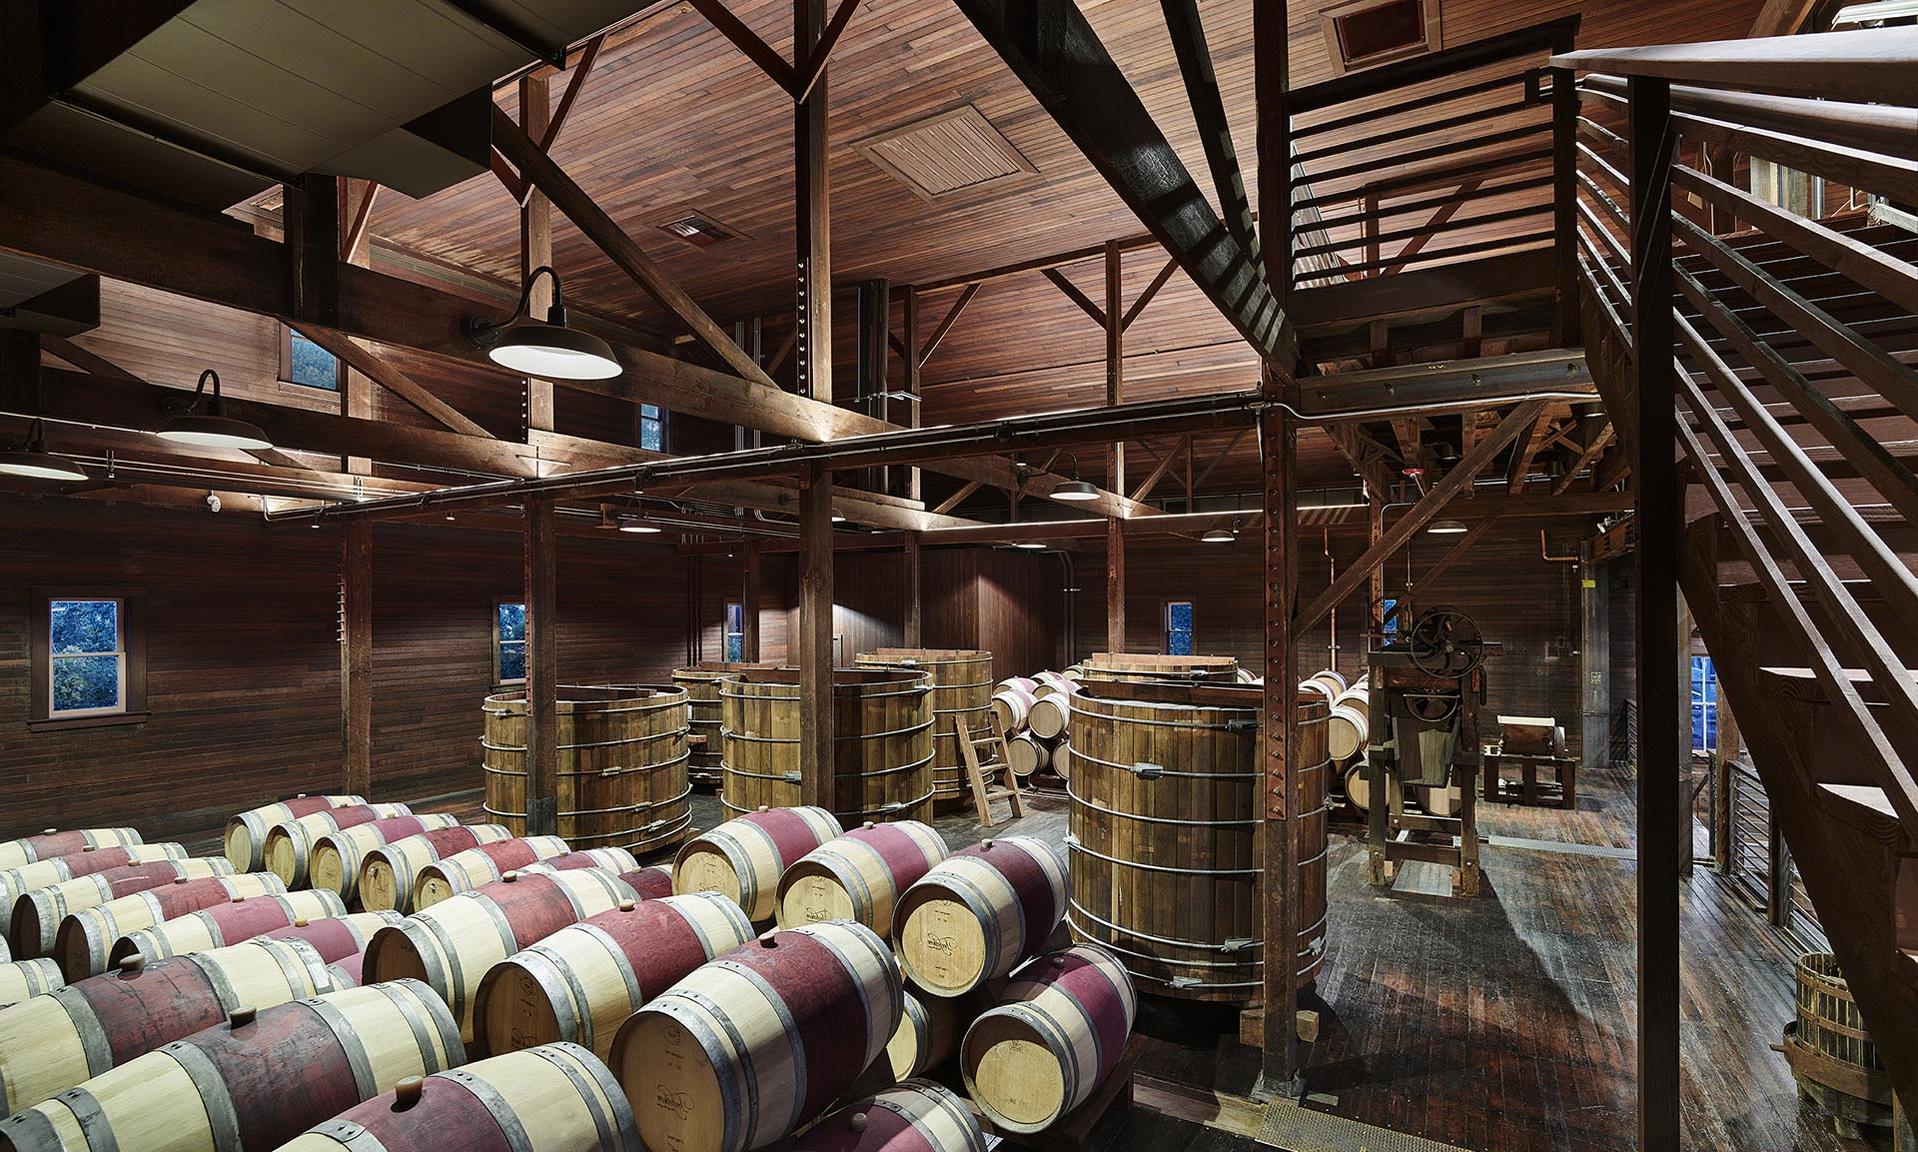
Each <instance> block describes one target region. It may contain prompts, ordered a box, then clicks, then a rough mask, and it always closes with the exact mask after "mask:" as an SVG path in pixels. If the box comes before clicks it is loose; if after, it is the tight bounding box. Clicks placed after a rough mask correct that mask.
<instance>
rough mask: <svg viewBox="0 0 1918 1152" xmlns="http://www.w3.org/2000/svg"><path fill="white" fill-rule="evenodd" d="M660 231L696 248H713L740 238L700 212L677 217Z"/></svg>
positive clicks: (662, 225) (660, 227)
mask: <svg viewBox="0 0 1918 1152" xmlns="http://www.w3.org/2000/svg"><path fill="white" fill-rule="evenodd" d="M659 230H660V231H662V232H667V233H670V234H672V235H674V236H677V237H679V238H680V239H681V240H684V241H685V242H686V243H688V244H691V245H693V246H694V247H695V248H711V247H712V246H713V245H715V244H723V243H725V242H726V241H728V240H735V239H738V237H739V233H738V232H735V231H734V230H733V229H731V228H728V227H726V226H725V225H724V224H721V223H720V222H719V221H717V220H714V219H713V218H712V217H710V216H706V215H703V214H701V213H698V212H688V213H686V214H684V215H682V216H676V217H674V218H673V219H671V220H668V221H666V222H665V223H664V224H661V225H660V226H659Z"/></svg>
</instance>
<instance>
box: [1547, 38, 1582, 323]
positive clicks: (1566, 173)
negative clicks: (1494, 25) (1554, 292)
mask: <svg viewBox="0 0 1918 1152" xmlns="http://www.w3.org/2000/svg"><path fill="white" fill-rule="evenodd" d="M1551 74H1552V255H1553V257H1554V260H1553V263H1554V271H1555V273H1556V279H1557V282H1558V314H1557V316H1555V317H1554V318H1553V321H1552V344H1553V346H1554V347H1557V348H1573V347H1577V346H1578V345H1579V344H1580V343H1581V342H1582V336H1581V334H1580V332H1579V307H1578V75H1577V73H1575V72H1573V70H1572V69H1570V68H1553V69H1551Z"/></svg>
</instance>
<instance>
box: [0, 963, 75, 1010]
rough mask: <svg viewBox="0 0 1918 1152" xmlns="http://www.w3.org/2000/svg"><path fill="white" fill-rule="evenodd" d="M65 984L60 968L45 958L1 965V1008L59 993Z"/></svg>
mask: <svg viewBox="0 0 1918 1152" xmlns="http://www.w3.org/2000/svg"><path fill="white" fill-rule="evenodd" d="M65 984H66V978H65V977H63V976H61V975H60V966H59V965H58V964H55V963H54V962H53V961H52V960H51V959H49V958H47V957H45V956H41V957H39V958H37V959H34V960H9V961H6V962H4V963H0V1008H4V1007H6V1006H7V1005H9V1004H18V1003H19V1002H20V1001H22V1000H31V999H32V998H33V997H35V996H44V995H46V994H47V993H48V992H57V991H59V989H60V988H61V987H62V986H64V985H65Z"/></svg>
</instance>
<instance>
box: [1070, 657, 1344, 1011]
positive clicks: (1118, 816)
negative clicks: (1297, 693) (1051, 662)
mask: <svg viewBox="0 0 1918 1152" xmlns="http://www.w3.org/2000/svg"><path fill="white" fill-rule="evenodd" d="M1298 707H1299V723H1298V734H1297V741H1298V751H1299V763H1300V768H1299V771H1298V773H1297V774H1296V777H1295V783H1296V787H1297V800H1296V804H1297V808H1296V812H1297V815H1298V822H1297V833H1298V841H1299V846H1298V872H1299V900H1300V906H1299V925H1300V936H1299V959H1298V969H1299V981H1300V983H1301V984H1304V983H1308V982H1310V980H1311V979H1312V977H1313V976H1314V975H1315V974H1316V972H1317V968H1318V958H1319V954H1320V951H1321V944H1320V941H1321V939H1322V937H1323V933H1324V921H1325V843H1326V842H1325V812H1324V791H1323V788H1324V774H1325V765H1324V760H1325V727H1326V712H1325V708H1324V705H1323V704H1322V703H1321V702H1320V700H1319V698H1317V697H1310V696H1305V695H1304V694H1301V699H1300V700H1299V705H1298ZM1263 710H1264V690H1263V689H1262V688H1255V687H1248V686H1240V685H1236V684H1234V685H1229V686H1227V685H1217V686H1214V685H1181V684H1151V685H1147V684H1139V683H1131V684H1123V683H1107V684H1097V683H1095V684H1090V685H1088V686H1087V688H1086V691H1085V692H1084V693H1082V694H1080V695H1079V696H1078V697H1077V698H1075V699H1074V701H1073V714H1072V747H1073V759H1074V763H1073V774H1072V780H1071V782H1070V784H1069V786H1068V789H1067V792H1068V796H1069V797H1070V800H1071V831H1072V840H1071V841H1069V842H1068V849H1069V851H1070V852H1071V854H1072V856H1073V860H1072V901H1071V908H1070V910H1069V911H1068V912H1067V914H1066V919H1067V922H1068V924H1069V925H1070V926H1071V929H1072V935H1073V938H1074V939H1075V940H1082V941H1090V942H1093V943H1096V944H1098V945H1100V946H1101V947H1103V948H1105V949H1107V950H1109V951H1110V952H1112V953H1113V954H1114V955H1116V956H1118V957H1119V959H1120V960H1121V962H1123V963H1124V964H1125V966H1126V968H1127V970H1128V971H1129V972H1130V973H1131V974H1132V976H1133V977H1134V978H1135V979H1137V980H1139V981H1140V982H1141V983H1143V984H1145V985H1146V986H1148V987H1150V988H1151V989H1152V990H1153V991H1154V992H1160V993H1163V994H1165V995H1169V996H1177V997H1182V998H1187V999H1194V1000H1213V1001H1222V1002H1233V1003H1243V1002H1248V1001H1253V1000H1257V999H1259V998H1260V997H1261V996H1262V994H1263V992H1262V989H1263V987H1264V980H1265V975H1264V972H1265V965H1264V959H1265V955H1264V929H1263V927H1262V925H1263V922H1264V908H1265V905H1266V904H1267V903H1268V901H1267V900H1266V899H1265V898H1264V897H1263V895H1262V881H1263V876H1264V866H1263V859H1264V857H1263V850H1262V844H1263V837H1264V835H1265V819H1264V811H1263V805H1262V804H1261V801H1260V798H1261V797H1262V796H1263V795H1264V780H1265V772H1264V764H1263V761H1262V760H1261V758H1260V747H1261V745H1260V721H1261V719H1262V716H1263Z"/></svg>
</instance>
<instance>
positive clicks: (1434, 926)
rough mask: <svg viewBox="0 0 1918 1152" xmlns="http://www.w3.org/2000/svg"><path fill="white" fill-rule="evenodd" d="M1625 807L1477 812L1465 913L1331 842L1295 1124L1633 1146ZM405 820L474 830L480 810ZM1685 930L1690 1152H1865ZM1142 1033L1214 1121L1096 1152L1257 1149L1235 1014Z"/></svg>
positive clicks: (1098, 1139) (1771, 1015) (1149, 1014)
mask: <svg viewBox="0 0 1918 1152" xmlns="http://www.w3.org/2000/svg"><path fill="white" fill-rule="evenodd" d="M1628 788H1629V781H1627V780H1625V779H1622V778H1620V777H1618V776H1616V775H1612V774H1606V773H1590V774H1588V777H1587V779H1585V780H1583V781H1581V797H1580V805H1579V809H1578V811H1576V812H1563V811H1559V810H1556V809H1545V808H1520V807H1514V806H1508V805H1502V804H1499V805H1482V806H1481V813H1480V828H1481V829H1482V830H1483V831H1484V832H1485V834H1486V835H1488V836H1489V837H1490V838H1491V842H1490V843H1489V844H1488V845H1487V846H1486V848H1485V850H1484V854H1483V861H1484V870H1485V881H1486V882H1485V884H1484V887H1483V891H1482V892H1481V894H1480V895H1479V896H1477V897H1475V898H1462V897H1453V896H1450V895H1438V894H1434V893H1435V892H1437V891H1445V890H1449V883H1448V877H1447V875H1446V873H1445V872H1444V871H1443V870H1441V869H1438V868H1435V867H1432V866H1427V865H1412V866H1408V867H1407V869H1406V871H1405V873H1404V874H1403V875H1402V876H1401V878H1400V881H1399V883H1398V884H1397V885H1396V886H1395V887H1394V889H1393V890H1390V891H1375V890H1372V889H1370V888H1368V887H1367V885H1366V884H1365V880H1364V861H1363V852H1362V850H1361V847H1360V844H1359V841H1358V839H1357V838H1356V837H1355V836H1353V835H1350V834H1346V833H1341V832H1338V831H1336V829H1337V828H1338V825H1336V824H1335V825H1334V828H1335V834H1334V836H1333V842H1332V848H1331V860H1330V872H1329V890H1330V897H1331V915H1330V924H1329V932H1328V941H1327V948H1328V951H1327V956H1326V962H1325V966H1324V970H1323V972H1322V974H1321V976H1320V978H1319V982H1318V985H1317V988H1316V989H1315V992H1314V994H1313V996H1312V997H1310V998H1309V1000H1310V1003H1311V1006H1313V1007H1317V1008H1318V1009H1319V1010H1320V1012H1321V1032H1320V1036H1319V1040H1318V1042H1317V1043H1316V1044H1315V1045H1313V1046H1312V1048H1311V1050H1310V1054H1309V1056H1308V1058H1307V1066H1306V1091H1307V1093H1308V1097H1307V1106H1308V1107H1310V1108H1312V1109H1315V1110H1319V1111H1324V1112H1329V1113H1332V1114H1335V1115H1338V1116H1342V1117H1347V1118H1349V1119H1353V1120H1358V1121H1362V1122H1364V1123H1367V1124H1373V1125H1379V1126H1382V1127H1386V1128H1391V1129H1394V1130H1396V1131H1399V1132H1403V1133H1407V1134H1411V1135H1416V1136H1422V1137H1424V1138H1426V1139H1429V1140H1436V1141H1441V1142H1443V1143H1447V1144H1454V1145H1459V1146H1462V1147H1465V1148H1470V1149H1477V1150H1483V1152H1508V1150H1509V1152H1521V1150H1522V1152H1534V1150H1544V1149H1553V1150H1561V1149H1562V1150H1568V1152H1612V1150H1623V1149H1629V1148H1631V1147H1632V1145H1633V1139H1632V1137H1633V1123H1634V1119H1633V1096H1634V1094H1633V1039H1632V1033H1633V1027H1632V1023H1631V1020H1632V1012H1633V998H1634V991H1635V984H1634V965H1635V954H1634V943H1633V902H1634V901H1633V868H1634V865H1633V861H1632V858H1631V844H1632V805H1631V798H1630V794H1629V791H1628ZM416 808H417V809H419V810H429V809H430V810H442V811H453V812H456V813H457V814H459V815H460V816H461V817H462V818H463V819H479V818H481V817H480V813H479V809H478V797H477V795H476V794H460V795H458V796H452V797H443V798H439V799H437V800H434V801H430V802H427V803H423V804H419V805H416ZM694 810H695V823H696V824H697V825H698V826H699V827H702V828H703V827H709V826H711V825H713V824H717V823H718V822H719V821H720V820H721V819H723V814H722V813H721V810H720V807H719V804H718V802H717V800H716V799H714V798H713V797H710V796H700V797H698V798H697V799H696V803H695V809H694ZM937 825H938V828H939V831H940V832H941V833H942V834H943V835H944V836H945V838H946V840H947V842H948V843H949V844H950V845H951V846H952V847H955V848H956V847H959V846H960V845H962V844H967V843H972V842H976V841H977V840H979V839H981V838H982V837H984V836H985V835H987V834H988V833H987V830H986V829H984V828H983V827H981V826H980V825H979V824H978V823H977V822H976V821H975V820H974V819H973V818H972V816H971V815H970V813H965V814H958V815H953V816H948V817H944V818H941V819H940V820H939V821H937ZM1065 833H1066V808H1065V801H1064V798H1063V797H1062V796H1060V795H1059V794H1057V793H1053V794H1049V795H1048V794H1036V795H1031V796H1029V798H1028V812H1027V815H1026V816H1025V818H1024V819H1021V820H1019V821H1016V822H1013V823H1010V824H1008V823H1005V822H1003V821H1002V822H1001V823H1000V825H999V826H998V827H997V828H995V829H993V830H992V832H991V834H993V835H1002V836H1003V835H1014V834H1018V835H1032V836H1041V837H1045V838H1047V839H1050V840H1053V841H1054V842H1061V841H1063V839H1064V837H1065ZM208 846H209V847H211V841H209V845H208ZM215 850H217V849H215ZM1682 914H1683V917H1684V921H1683V926H1684V941H1685V944H1684V978H1685V985H1684V989H1685V1002H1684V1011H1685V1030H1684V1044H1685V1050H1684V1054H1683V1055H1684V1072H1685V1084H1684V1097H1683V1100H1684V1108H1685V1117H1684V1120H1685V1134H1686V1141H1687V1147H1688V1148H1696V1149H1701V1150H1702V1149H1714V1150H1719V1149H1738V1150H1751V1152H1774V1150H1776V1152H1785V1150H1788V1149H1802V1150H1807V1152H1825V1150H1839V1149H1854V1150H1855V1149H1863V1148H1864V1147H1865V1145H1862V1144H1857V1143H1854V1142H1846V1141H1841V1140H1839V1139H1837V1138H1836V1137H1834V1136H1833V1135H1832V1134H1831V1131H1830V1129H1829V1128H1828V1127H1826V1126H1824V1125H1823V1124H1822V1123H1821V1122H1820V1121H1819V1120H1818V1119H1817V1117H1816V1116H1815V1115H1813V1114H1812V1113H1810V1112H1804V1111H1801V1109H1800V1105H1799V1103H1798V1099H1797V1096H1796V1092H1795V1090H1794V1088H1793V1086H1792V1082H1791V1078H1790V1076H1789V1074H1788V1073H1787V1071H1786V1069H1785V1064H1784V1060H1783V1058H1782V1057H1780V1056H1778V1055H1777V1054H1775V1053H1773V1052H1772V1051H1770V1049H1769V1047H1768V1045H1769V1044H1770V1043H1771V1042H1772V1041H1773V1040H1775V1039H1777V1037H1778V1035H1779V1031H1780V1029H1781V1028H1782V1026H1783V1025H1784V1022H1785V1020H1786V1019H1787V1018H1788V1017H1789V1015H1790V1012H1791V985H1792V967H1791V965H1792V957H1791V956H1790V955H1789V954H1788V953H1787V951H1786V950H1785V946H1784V944H1783V943H1782V941H1780V940H1779V939H1778V938H1777V937H1776V936H1774V935H1773V934H1772V932H1771V930H1770V929H1769V928H1768V927H1767V926H1766V925H1765V924H1764V923H1763V921H1762V920H1761V919H1760V918H1759V917H1757V916H1756V915H1754V914H1753V913H1752V912H1750V911H1749V910H1748V908H1747V907H1746V906H1745V905H1744V904H1742V903H1741V902H1740V901H1739V900H1738V899H1737V898H1736V897H1734V896H1733V895H1732V894H1731V893H1730V892H1729V891H1727V890H1726V889H1725V888H1724V887H1722V886H1721V885H1720V884H1719V882H1718V881H1717V879H1716V877H1714V876H1713V875H1712V874H1711V873H1710V872H1709V871H1700V872H1699V873H1698V874H1697V876H1696V877H1695V878H1694V879H1693V880H1692V881H1691V882H1690V884H1689V886H1688V888H1687V890H1686V891H1685V893H1684V894H1683V901H1682ZM1139 1030H1140V1032H1141V1033H1142V1034H1144V1035H1145V1036H1146V1037H1147V1041H1146V1049H1145V1052H1144V1055H1143V1058H1142V1060H1141V1063H1140V1072H1141V1073H1142V1075H1143V1076H1146V1077H1149V1078H1151V1081H1154V1082H1159V1083H1162V1084H1168V1085H1184V1086H1189V1087H1190V1088H1193V1089H1198V1090H1199V1091H1197V1092H1192V1093H1190V1094H1189V1095H1190V1097H1191V1099H1193V1100H1197V1101H1199V1102H1201V1104H1204V1103H1205V1102H1208V1101H1210V1100H1211V1098H1210V1097H1209V1096H1208V1095H1207V1094H1206V1093H1207V1092H1217V1093H1219V1094H1222V1095H1223V1096H1224V1097H1225V1104H1224V1106H1223V1107H1222V1108H1220V1110H1219V1114H1218V1115H1217V1117H1216V1118H1214V1120H1213V1122H1212V1123H1198V1122H1194V1121H1193V1120H1192V1119H1186V1118H1180V1117H1178V1116H1172V1115H1166V1114H1164V1113H1162V1112H1159V1111H1156V1110H1154V1109H1153V1108H1151V1107H1137V1108H1134V1109H1132V1110H1131V1111H1130V1112H1123V1113H1122V1112H1115V1113H1113V1114H1112V1115H1111V1116H1109V1117H1108V1118H1107V1120H1106V1122H1105V1123H1103V1124H1102V1125H1101V1126H1100V1128H1099V1129H1098V1130H1097V1132H1096V1133H1095V1146H1096V1147H1098V1148H1101V1149H1107V1148H1109V1149H1114V1150H1119V1149H1125V1150H1131V1149H1144V1148H1150V1149H1155V1150H1159V1152H1174V1150H1190V1152H1213V1150H1217V1149H1246V1150H1250V1149H1253V1148H1256V1147H1260V1146H1261V1145H1259V1144H1257V1143H1256V1142H1255V1141H1254V1140H1253V1139H1251V1138H1249V1137H1248V1136H1247V1135H1245V1134H1244V1133H1246V1132H1248V1131H1256V1130H1257V1122H1258V1116H1259V1112H1258V1110H1257V1109H1256V1108H1254V1107H1252V1106H1251V1105H1249V1104H1246V1103H1244V1102H1243V1101H1241V1100H1238V1099H1236V1098H1239V1097H1244V1096H1247V1095H1249V1094H1250V1093H1251V1092H1252V1090H1253V1087H1254V1085H1255V1084H1256V1083H1257V1080H1258V1071H1259V1069H1258V1056H1257V1053H1256V1051H1254V1050H1253V1049H1250V1048H1246V1047H1242V1046H1241V1045H1239V1043H1238V1042H1237V1038H1236V1017H1235V1014H1234V1013H1233V1012H1231V1011H1226V1010H1211V1009H1206V1008H1202V1007H1194V1006H1193V1005H1190V1004H1186V1003H1182V1002H1176V1001H1169V1000H1155V999H1147V1000H1146V1001H1145V1002H1144V1003H1143V1005H1142V1010H1141V1016H1140V1024H1139ZM1148 1098H1150V1096H1149V1094H1148ZM1161 1098H1162V1099H1165V1098H1166V1097H1165V1096H1164V1094H1163V1093H1162V1094H1161ZM1180 1111H1181V1114H1182V1115H1183V1116H1186V1117H1190V1116H1193V1115H1198V1116H1201V1117H1204V1116H1207V1115H1209V1113H1208V1111H1207V1110H1206V1108H1205V1107H1202V1106H1197V1107H1185V1108H1183V1109H1181V1110H1180ZM1280 1144H1281V1146H1282V1145H1283V1138H1282V1137H1280ZM1355 1146H1356V1145H1355ZM1372 1147H1374V1148H1378V1147H1380V1144H1379V1143H1374V1144H1373V1145H1372Z"/></svg>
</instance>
